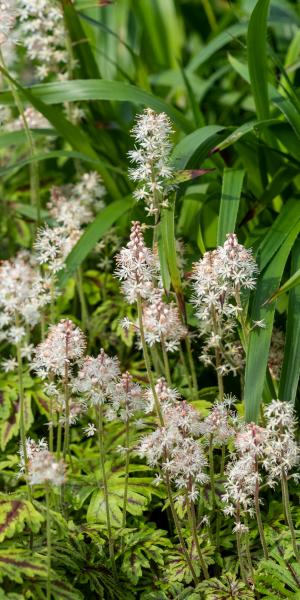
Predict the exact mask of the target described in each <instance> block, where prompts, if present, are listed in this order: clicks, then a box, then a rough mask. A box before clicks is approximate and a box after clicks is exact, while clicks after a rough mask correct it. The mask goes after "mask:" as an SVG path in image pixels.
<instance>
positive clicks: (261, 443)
mask: <svg viewBox="0 0 300 600" xmlns="http://www.w3.org/2000/svg"><path fill="white" fill-rule="evenodd" d="M266 441H267V432H266V429H265V428H263V427H259V426H258V425H255V423H249V424H247V425H245V426H244V427H243V428H242V429H241V430H240V431H239V433H238V434H237V436H236V439H235V448H236V452H235V453H234V454H233V456H232V460H231V461H230V463H229V464H228V466H227V469H226V482H225V484H224V487H225V494H224V495H223V496H222V501H223V502H224V503H225V507H224V509H223V511H224V513H225V515H235V517H236V524H235V528H234V531H242V528H243V530H246V527H245V526H244V525H242V524H241V521H240V518H241V517H242V516H243V515H247V514H249V515H250V517H253V516H254V509H255V495H257V497H258V490H259V486H260V483H261V481H262V475H261V474H260V472H259V464H260V463H261V462H262V460H263V457H264V452H265V448H266Z"/></svg>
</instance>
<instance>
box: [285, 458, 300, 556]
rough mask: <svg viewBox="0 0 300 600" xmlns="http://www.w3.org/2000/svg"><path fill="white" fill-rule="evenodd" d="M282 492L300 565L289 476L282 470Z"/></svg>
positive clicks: (295, 552) (288, 523) (286, 517)
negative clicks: (291, 507) (291, 506)
mask: <svg viewBox="0 0 300 600" xmlns="http://www.w3.org/2000/svg"><path fill="white" fill-rule="evenodd" d="M281 490H282V502H283V508H284V514H285V520H286V523H287V525H288V527H289V529H290V532H291V538H292V545H293V550H294V555H295V558H296V560H297V561H298V562H299V563H300V554H299V550H298V546H297V540H296V535H295V529H294V524H293V519H292V514H291V509H290V499H289V489H288V482H287V476H286V473H285V472H284V469H282V470H281Z"/></svg>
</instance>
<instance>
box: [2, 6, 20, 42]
mask: <svg viewBox="0 0 300 600" xmlns="http://www.w3.org/2000/svg"><path fill="white" fill-rule="evenodd" d="M16 18H17V10H16V6H15V3H14V1H13V0H0V46H1V45H2V44H5V42H6V41H7V40H8V39H9V37H10V35H11V31H12V29H13V28H14V26H15V23H16Z"/></svg>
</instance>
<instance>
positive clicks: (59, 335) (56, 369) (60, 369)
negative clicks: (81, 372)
mask: <svg viewBox="0 0 300 600" xmlns="http://www.w3.org/2000/svg"><path fill="white" fill-rule="evenodd" d="M85 346H86V340H85V336H84V334H83V332H82V331H81V329H80V328H79V327H76V325H74V323H73V321H71V320H70V319H63V320H62V321H60V322H59V323H58V324H57V325H52V327H51V328H50V330H49V333H48V335H47V338H46V339H45V340H44V341H43V342H41V344H39V345H38V346H37V348H36V351H35V358H34V360H33V363H32V368H33V369H34V370H35V371H36V373H37V374H38V375H39V377H42V378H45V377H47V376H49V374H52V375H56V376H58V377H60V378H63V377H65V375H66V373H65V370H66V368H67V369H68V370H69V369H70V368H71V366H72V365H73V364H76V363H77V362H78V361H79V359H80V358H82V356H83V354H84V350H85Z"/></svg>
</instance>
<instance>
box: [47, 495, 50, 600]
mask: <svg viewBox="0 0 300 600" xmlns="http://www.w3.org/2000/svg"><path fill="white" fill-rule="evenodd" d="M46 508H47V600H51V514H50V490H49V485H48V484H46Z"/></svg>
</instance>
